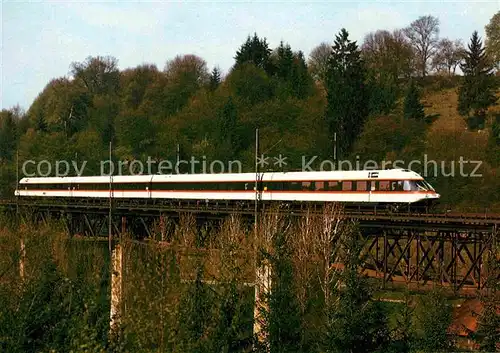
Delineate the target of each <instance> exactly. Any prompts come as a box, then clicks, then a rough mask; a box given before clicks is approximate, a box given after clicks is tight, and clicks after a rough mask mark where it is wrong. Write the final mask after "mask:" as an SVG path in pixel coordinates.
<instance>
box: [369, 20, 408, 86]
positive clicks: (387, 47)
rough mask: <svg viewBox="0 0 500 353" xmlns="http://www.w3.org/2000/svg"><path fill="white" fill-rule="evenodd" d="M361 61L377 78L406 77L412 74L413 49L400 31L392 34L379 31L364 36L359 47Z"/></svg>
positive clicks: (395, 78) (393, 78)
mask: <svg viewBox="0 0 500 353" xmlns="http://www.w3.org/2000/svg"><path fill="white" fill-rule="evenodd" d="M361 53H362V56H363V60H365V62H366V64H367V67H368V68H369V69H371V70H373V71H374V72H375V73H376V74H377V75H378V76H387V75H389V76H391V78H392V80H397V79H399V78H401V77H408V76H410V74H411V72H412V58H413V55H414V54H413V49H412V47H411V44H410V43H409V42H408V40H407V39H406V38H405V37H404V35H403V32H402V31H401V30H395V31H393V32H392V33H391V32H389V31H385V30H379V31H376V32H372V33H369V34H367V35H366V36H365V38H364V41H363V45H362V46H361Z"/></svg>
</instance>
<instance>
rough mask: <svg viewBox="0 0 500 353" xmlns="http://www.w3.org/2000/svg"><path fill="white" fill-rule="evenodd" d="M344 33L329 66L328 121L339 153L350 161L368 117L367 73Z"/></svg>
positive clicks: (354, 45) (340, 34)
mask: <svg viewBox="0 0 500 353" xmlns="http://www.w3.org/2000/svg"><path fill="white" fill-rule="evenodd" d="M348 37H349V34H348V32H347V31H346V30H345V29H342V30H341V31H340V33H339V34H338V35H337V36H336V39H335V42H334V45H333V48H332V54H331V57H330V60H329V62H328V76H327V81H326V91H327V108H326V120H327V123H328V129H329V133H330V138H331V139H332V144H331V146H333V145H334V144H333V138H334V134H335V133H337V141H338V142H339V143H338V151H339V155H340V156H341V157H346V154H347V152H348V151H349V150H350V149H351V146H352V144H353V142H354V141H355V139H356V137H357V136H358V134H359V133H360V132H361V130H362V128H363V125H364V122H365V120H366V118H367V116H368V113H369V110H368V109H369V108H368V104H367V101H368V97H369V96H368V90H367V88H366V86H365V79H366V70H365V66H364V62H363V60H362V59H361V55H360V51H359V49H358V46H357V44H356V42H351V41H350V40H349V38H348Z"/></svg>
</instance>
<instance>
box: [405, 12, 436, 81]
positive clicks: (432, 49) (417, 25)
mask: <svg viewBox="0 0 500 353" xmlns="http://www.w3.org/2000/svg"><path fill="white" fill-rule="evenodd" d="M404 33H405V35H406V36H407V37H408V39H409V40H410V43H411V45H412V46H413V48H414V49H415V53H416V56H417V68H418V69H419V71H420V73H421V75H422V77H425V76H426V75H427V65H428V62H429V60H430V59H431V58H432V57H433V56H434V54H435V53H436V48H437V43H438V35H439V20H438V19H437V18H436V17H433V16H430V15H429V16H421V17H419V18H418V19H417V20H415V21H413V22H412V23H411V24H410V26H409V27H407V28H405V29H404Z"/></svg>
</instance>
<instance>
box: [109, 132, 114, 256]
mask: <svg viewBox="0 0 500 353" xmlns="http://www.w3.org/2000/svg"><path fill="white" fill-rule="evenodd" d="M111 152H112V141H109V163H110V164H109V214H108V248H109V253H110V254H111V251H112V241H113V228H112V226H113V224H112V220H111V217H112V216H113V214H112V208H113V172H112V171H111V165H112V164H111V163H113V162H112V160H111V156H112V153H111ZM113 169H114V167H113ZM113 171H114V170H113Z"/></svg>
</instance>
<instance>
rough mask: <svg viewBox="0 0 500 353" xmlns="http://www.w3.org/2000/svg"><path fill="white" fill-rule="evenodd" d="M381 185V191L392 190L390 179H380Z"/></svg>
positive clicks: (379, 188)
mask: <svg viewBox="0 0 500 353" xmlns="http://www.w3.org/2000/svg"><path fill="white" fill-rule="evenodd" d="M378 183H379V187H378V190H380V191H390V190H391V184H390V182H389V181H388V180H382V181H379V182H378Z"/></svg>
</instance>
